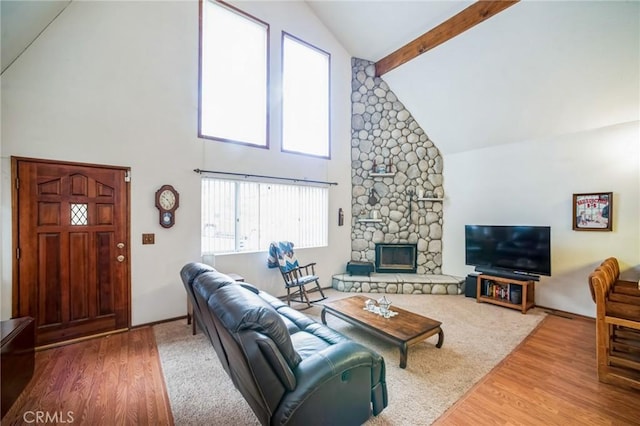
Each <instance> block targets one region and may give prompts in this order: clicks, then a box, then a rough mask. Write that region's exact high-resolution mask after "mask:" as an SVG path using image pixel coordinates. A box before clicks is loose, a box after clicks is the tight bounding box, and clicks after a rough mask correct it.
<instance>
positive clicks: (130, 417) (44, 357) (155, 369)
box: [2, 327, 173, 426]
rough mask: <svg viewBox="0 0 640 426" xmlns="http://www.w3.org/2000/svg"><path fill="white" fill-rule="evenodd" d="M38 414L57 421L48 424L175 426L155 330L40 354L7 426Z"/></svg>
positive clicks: (145, 328)
mask: <svg viewBox="0 0 640 426" xmlns="http://www.w3.org/2000/svg"><path fill="white" fill-rule="evenodd" d="M37 411H39V412H44V413H48V415H49V416H50V417H52V418H53V419H54V420H53V421H49V422H47V424H60V425H63V424H69V423H74V424H80V425H169V426H172V425H173V416H172V415H171V408H170V405H169V398H168V395H167V391H166V388H165V384H164V378H163V376H162V367H161V365H160V358H159V356H158V350H157V347H156V342H155V337H154V335H153V330H152V329H151V327H141V328H138V329H134V330H131V331H129V332H125V333H118V334H112V335H110V336H105V337H99V338H95V339H91V340H86V341H83V342H79V343H74V344H70V345H67V346H61V347H57V348H52V349H47V350H43V351H38V352H36V368H35V371H34V375H33V379H32V380H31V382H30V383H29V385H28V386H27V387H26V389H25V390H24V392H23V393H22V394H21V395H20V397H19V398H18V400H17V401H16V402H15V404H14V405H13V406H12V407H11V409H10V410H9V412H8V413H7V414H6V415H5V417H4V418H3V419H2V424H3V425H21V424H26V423H29V420H30V419H31V418H32V417H33V416H34V415H35V414H32V413H35V412H37ZM69 415H70V416H71V418H69ZM25 416H26V418H25ZM31 423H33V422H31Z"/></svg>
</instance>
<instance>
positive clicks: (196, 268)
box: [180, 262, 215, 285]
mask: <svg viewBox="0 0 640 426" xmlns="http://www.w3.org/2000/svg"><path fill="white" fill-rule="evenodd" d="M209 271H215V269H214V268H213V267H211V266H209V265H205V264H204V263H197V262H191V263H187V264H186V265H184V266H183V267H182V269H181V270H180V277H181V278H182V281H183V282H184V283H185V284H188V285H192V284H193V280H195V279H196V278H197V277H198V275H200V274H202V273H203V272H209Z"/></svg>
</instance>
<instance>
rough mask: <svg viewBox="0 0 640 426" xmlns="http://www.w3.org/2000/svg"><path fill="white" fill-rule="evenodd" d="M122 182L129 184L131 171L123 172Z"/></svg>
mask: <svg viewBox="0 0 640 426" xmlns="http://www.w3.org/2000/svg"><path fill="white" fill-rule="evenodd" d="M124 181H125V182H131V171H129V170H127V171H126V172H124Z"/></svg>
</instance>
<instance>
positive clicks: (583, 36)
mask: <svg viewBox="0 0 640 426" xmlns="http://www.w3.org/2000/svg"><path fill="white" fill-rule="evenodd" d="M75 1H79V0H75ZM183 1H187V0H183ZM69 3H70V0H64V1H32V0H29V1H26V0H20V1H7V0H2V1H1V2H0V13H1V17H2V25H1V28H2V69H3V71H4V69H5V68H6V67H7V66H8V65H10V64H11V62H12V61H13V60H14V59H15V58H16V57H18V56H19V55H20V54H21V52H22V51H23V50H24V49H26V48H28V46H29V44H30V43H31V42H32V41H33V40H34V39H35V38H36V37H37V36H38V34H40V32H42V31H43V30H44V29H45V28H46V26H47V25H48V24H49V23H50V22H51V21H52V20H54V19H55V17H56V16H57V14H58V13H60V11H62V10H64V8H65V7H66V6H67V5H68V4H69ZM471 3H472V2H470V1H464V2H463V1H359V0H348V1H346V0H345V1H307V4H308V5H309V6H310V8H311V9H312V10H313V11H314V12H315V14H316V15H317V16H318V18H319V19H320V20H321V21H322V22H323V23H324V25H325V26H326V27H327V28H329V30H330V31H332V33H333V34H334V35H335V37H336V38H337V39H338V40H339V41H340V42H341V44H342V45H343V46H344V47H345V49H346V50H347V51H348V52H349V53H350V54H351V55H353V56H355V57H358V58H362V59H368V60H371V61H377V60H379V59H382V58H383V57H384V56H386V55H388V54H389V53H391V52H393V51H394V50H396V49H398V48H400V47H402V46H404V45H405V44H406V43H408V42H410V41H411V40H413V39H415V38H416V37H418V36H420V35H422V34H423V33H425V32H426V31H428V30H430V29H432V28H433V27H435V26H436V25H438V24H440V23H442V22H443V21H445V20H447V19H448V18H450V17H451V16H453V15H455V14H456V13H458V12H460V11H461V10H463V9H464V8H466V7H468V6H469V5H470V4H471ZM150 4H152V3H150ZM238 4H239V5H240V6H241V4H242V3H241V2H240V3H238ZM141 31H144V28H141ZM383 79H384V80H385V81H386V82H387V83H388V84H389V86H390V87H391V89H392V90H393V91H394V92H395V93H396V95H397V96H398V98H399V99H400V100H401V101H402V102H403V103H404V104H405V106H406V107H407V108H408V109H409V111H410V112H411V113H412V114H413V116H414V117H415V118H416V120H417V121H418V123H419V124H420V125H421V126H422V128H423V129H425V131H426V132H427V133H428V134H429V136H430V138H431V139H432V140H433V141H434V142H435V143H436V144H437V145H438V147H439V148H440V150H441V151H442V152H443V153H445V154H446V153H456V152H462V151H467V150H472V149H477V148H482V147H486V146H491V145H496V144H504V143H510V142H517V141H523V140H529V139H536V138H544V137H551V136H554V135H559V134H566V133H573V132H579V131H583V130H591V129H595V128H600V127H605V126H609V125H614V124H619V123H624V122H630V121H636V120H638V119H639V118H640V2H638V1H536V0H524V1H521V2H519V3H517V4H515V5H514V6H512V7H509V8H508V9H506V10H504V11H502V12H500V13H499V14H498V15H496V16H494V17H491V18H489V19H488V20H486V21H485V22H483V23H480V24H479V25H477V26H476V27H473V28H471V29H470V30H468V31H466V32H464V33H463V34H461V35H459V36H457V37H455V38H453V39H451V40H449V41H447V42H445V43H444V44H442V45H440V46H438V47H436V48H435V49H433V50H430V51H428V52H426V53H424V54H422V55H421V56H419V57H417V58H415V59H413V60H411V61H409V62H408V63H405V64H403V65H401V66H399V67H398V68H396V69H394V70H392V71H390V72H389V73H387V74H385V75H383Z"/></svg>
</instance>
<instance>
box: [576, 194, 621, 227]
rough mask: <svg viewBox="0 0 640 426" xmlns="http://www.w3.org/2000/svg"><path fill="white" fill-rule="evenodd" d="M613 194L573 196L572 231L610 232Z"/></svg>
mask: <svg viewBox="0 0 640 426" xmlns="http://www.w3.org/2000/svg"><path fill="white" fill-rule="evenodd" d="M612 222H613V192H592V193H585V194H573V230H574V231H611V230H612Z"/></svg>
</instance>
